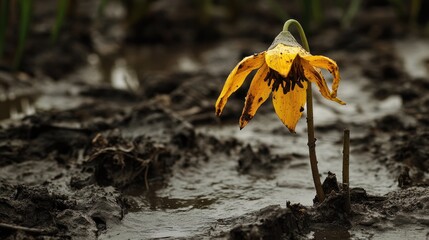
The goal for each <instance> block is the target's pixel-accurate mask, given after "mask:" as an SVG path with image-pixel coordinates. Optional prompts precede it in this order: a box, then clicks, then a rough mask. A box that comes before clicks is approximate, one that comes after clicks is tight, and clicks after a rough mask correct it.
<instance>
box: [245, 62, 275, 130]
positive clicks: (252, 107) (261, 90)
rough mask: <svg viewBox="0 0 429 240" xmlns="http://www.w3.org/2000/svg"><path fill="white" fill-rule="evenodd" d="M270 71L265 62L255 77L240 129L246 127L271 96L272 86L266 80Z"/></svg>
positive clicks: (247, 97) (248, 94)
mask: <svg viewBox="0 0 429 240" xmlns="http://www.w3.org/2000/svg"><path fill="white" fill-rule="evenodd" d="M268 71H269V69H268V66H267V65H266V64H264V65H263V66H262V67H261V68H260V69H259V70H258V71H257V72H256V74H255V76H254V77H253V80H252V83H251V84H250V88H249V91H248V92H247V96H246V101H245V103H244V108H243V113H242V114H241V117H240V129H242V128H244V127H245V126H246V125H247V124H248V123H249V121H250V120H252V118H253V116H255V114H256V111H257V110H258V108H259V107H260V106H261V105H262V103H264V102H265V100H267V98H268V97H269V96H270V93H271V88H270V87H268V83H267V81H265V77H266V76H267V74H268Z"/></svg>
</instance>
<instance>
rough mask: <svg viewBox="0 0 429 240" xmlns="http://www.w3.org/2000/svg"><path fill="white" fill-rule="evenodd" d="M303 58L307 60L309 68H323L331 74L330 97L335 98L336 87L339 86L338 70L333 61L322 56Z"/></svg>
mask: <svg viewBox="0 0 429 240" xmlns="http://www.w3.org/2000/svg"><path fill="white" fill-rule="evenodd" d="M303 58H304V59H305V60H307V61H308V63H310V65H311V66H313V67H318V68H324V69H326V70H328V71H329V72H330V73H331V74H332V76H333V77H334V81H333V83H332V92H331V96H332V97H336V96H337V90H338V86H339V84H340V72H339V70H338V66H337V63H336V62H335V61H334V60H332V59H330V58H327V57H324V56H305V57H303Z"/></svg>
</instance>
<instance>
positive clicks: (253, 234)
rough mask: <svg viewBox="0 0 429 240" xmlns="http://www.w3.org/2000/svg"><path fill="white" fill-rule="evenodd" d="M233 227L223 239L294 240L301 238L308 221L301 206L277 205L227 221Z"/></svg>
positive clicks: (304, 209)
mask: <svg viewBox="0 0 429 240" xmlns="http://www.w3.org/2000/svg"><path fill="white" fill-rule="evenodd" d="M228 221H229V223H228V224H230V225H235V227H233V228H232V229H231V230H230V231H229V232H228V233H224V235H223V237H227V238H229V239H231V240H238V239H296V238H297V237H298V236H302V229H305V227H306V225H307V221H308V215H307V214H306V208H305V207H303V206H302V205H299V204H296V205H289V207H288V208H281V207H280V206H278V205H273V206H268V207H265V208H263V209H261V210H259V211H257V212H254V213H249V214H247V215H244V216H242V217H240V218H237V219H231V220H228Z"/></svg>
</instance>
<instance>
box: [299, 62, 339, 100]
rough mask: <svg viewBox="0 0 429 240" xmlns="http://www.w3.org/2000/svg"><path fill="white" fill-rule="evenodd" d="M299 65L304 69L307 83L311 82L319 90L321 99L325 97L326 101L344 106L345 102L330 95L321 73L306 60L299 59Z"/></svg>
mask: <svg viewBox="0 0 429 240" xmlns="http://www.w3.org/2000/svg"><path fill="white" fill-rule="evenodd" d="M301 65H302V67H303V69H304V75H305V78H306V79H307V80H308V81H310V82H313V83H315V84H316V85H317V87H318V88H319V91H320V94H322V96H323V97H325V98H326V99H328V100H332V101H335V102H337V103H339V104H342V105H344V104H346V103H345V102H343V101H341V100H340V99H338V98H336V97H334V96H333V95H332V94H331V92H330V90H329V87H328V85H327V84H326V81H325V78H324V77H323V75H322V73H320V72H319V71H317V70H316V69H315V68H314V67H313V66H311V65H310V63H309V62H308V61H307V60H305V59H301Z"/></svg>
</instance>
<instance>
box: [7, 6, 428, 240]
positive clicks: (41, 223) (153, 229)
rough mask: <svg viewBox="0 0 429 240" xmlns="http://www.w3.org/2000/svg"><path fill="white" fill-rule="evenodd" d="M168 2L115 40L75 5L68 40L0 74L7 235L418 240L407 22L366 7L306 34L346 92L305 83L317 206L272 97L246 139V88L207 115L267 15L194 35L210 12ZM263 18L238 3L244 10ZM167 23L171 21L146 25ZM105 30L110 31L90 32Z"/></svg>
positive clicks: (423, 161)
mask: <svg viewBox="0 0 429 240" xmlns="http://www.w3.org/2000/svg"><path fill="white" fill-rule="evenodd" d="M89 2H91V1H89ZM167 2H168V3H169V1H160V3H159V6H158V8H154V9H151V10H148V11H149V13H150V14H148V15H147V17H145V18H143V19H141V20H140V21H141V22H133V23H132V24H130V25H129V26H128V28H129V29H134V28H138V27H139V26H141V24H148V23H150V24H151V25H150V26H151V27H150V28H145V30H144V31H130V32H129V33H125V32H121V33H112V32H109V31H107V30H106V29H105V28H106V26H103V25H102V26H98V27H99V28H100V29H98V30H97V31H100V32H95V33H94V32H92V31H90V30H89V29H88V28H90V27H94V26H92V25H90V24H88V25H87V24H85V23H90V22H92V21H94V19H93V18H92V17H91V16H90V15H85V13H83V16H81V17H80V18H79V19H80V20H79V21H78V24H77V25H75V26H74V28H72V30H71V31H70V34H71V35H72V36H73V37H70V38H69V37H68V35H65V36H63V38H64V39H63V40H60V43H61V44H59V45H58V46H57V47H55V48H54V49H51V50H48V47H46V48H43V49H44V50H43V51H41V49H42V47H37V48H36V47H34V46H36V45H37V43H38V42H39V41H41V40H42V39H43V36H45V35H46V32H43V28H39V29H38V30H37V29H36V30H34V31H35V32H34V33H33V34H35V36H36V37H35V38H34V40H32V42H31V43H30V45H29V49H32V51H31V56H32V57H29V58H28V59H26V60H25V61H24V63H23V66H24V68H23V69H24V71H23V72H21V73H15V72H12V71H11V70H10V69H3V68H1V69H0V89H1V91H2V95H0V96H1V99H0V105H1V106H3V107H2V109H5V111H4V113H2V115H1V117H2V119H3V120H2V121H1V124H0V126H1V127H0V238H1V239H202V238H206V239H403V238H404V237H405V236H406V237H407V238H414V239H425V238H427V237H428V236H429V235H428V234H429V231H428V230H427V229H428V226H429V219H428V216H429V177H428V176H429V175H428V174H429V149H428V144H429V120H428V116H429V97H428V96H429V95H428V94H427V93H428V92H429V73H428V69H427V68H426V69H425V68H424V66H425V65H424V63H426V66H427V61H428V59H429V54H428V55H427V56H426V55H424V54H420V55H415V56H418V59H419V61H420V62H419V63H422V62H423V63H422V65H421V66H420V65H416V64H410V62H411V63H413V61H416V59H414V58H413V57H412V56H410V55H409V54H407V53H408V51H406V50H404V46H408V45H407V44H405V43H407V42H408V41H417V42H418V44H416V45H419V46H427V45H425V44H427V43H425V42H427V41H425V39H424V38H423V37H422V38H421V39H420V38H417V40H416V39H412V40H409V39H407V38H404V37H402V36H403V34H404V31H406V30H405V27H404V26H403V25H401V24H398V25H397V27H394V28H392V27H391V25H392V22H396V21H397V20H396V19H395V18H394V16H393V15H392V14H391V13H390V12H389V11H387V12H384V11H381V10H380V6H372V5H370V4H368V6H366V7H367V8H368V9H367V10H368V14H367V15H366V16H365V18H364V19H362V17H357V20H356V21H357V22H359V23H360V24H359V25H357V26H354V27H351V28H350V29H349V30H346V33H347V34H345V33H343V35H341V34H339V33H338V31H336V30H335V29H338V27H339V26H338V24H339V22H338V19H336V18H335V17H333V18H332V19H330V20H329V21H327V22H328V23H331V24H328V25H327V26H326V28H325V30H324V31H320V32H319V31H316V32H315V33H312V34H311V36H310V43H312V51H313V52H316V53H318V54H319V53H320V54H323V55H326V56H329V57H331V58H333V59H335V60H336V61H337V62H338V64H339V66H340V68H341V74H342V82H341V86H340V89H339V92H338V93H339V97H340V98H342V99H343V100H344V101H346V102H347V106H345V107H343V106H336V105H331V104H330V103H327V101H325V100H324V99H322V97H321V96H320V95H319V93H318V92H317V91H314V93H315V94H314V98H315V99H314V102H315V103H314V105H315V125H316V135H317V153H318V157H319V167H320V170H321V178H322V179H323V180H325V181H324V184H323V188H324V192H325V194H326V200H325V201H324V202H322V203H318V202H317V201H315V200H314V199H315V196H314V195H315V191H314V190H313V187H312V186H313V185H312V181H311V178H310V176H311V175H310V170H309V163H308V159H307V151H308V150H307V148H306V147H307V145H306V144H307V143H306V134H307V133H306V128H305V119H304V118H305V116H303V119H301V121H300V123H299V124H298V126H297V129H296V131H297V133H296V134H291V133H289V131H288V130H287V129H286V128H285V127H284V126H283V125H282V124H281V122H280V120H278V119H277V117H276V116H275V114H274V110H273V108H272V106H271V103H268V102H269V101H267V103H265V104H264V105H263V106H262V107H261V109H260V110H259V111H258V114H257V115H255V116H254V118H253V119H252V121H251V123H249V125H248V126H246V128H245V129H243V130H241V131H240V130H239V127H238V119H239V117H240V115H241V112H242V108H243V105H244V97H245V96H246V89H247V87H248V83H245V86H244V87H243V88H242V89H239V90H238V91H237V92H236V93H235V94H234V95H233V97H231V99H230V100H229V101H228V103H227V106H226V108H225V110H224V112H223V114H222V117H221V118H216V117H215V113H214V102H215V100H216V98H217V96H218V94H219V91H220V89H221V87H222V85H223V82H224V80H225V78H226V77H227V75H228V73H229V71H230V70H231V69H232V67H233V66H235V64H236V63H237V62H238V61H239V60H240V59H241V58H242V57H244V56H247V55H251V54H253V53H255V52H260V51H262V50H264V48H266V47H267V46H268V45H269V43H270V42H271V40H272V38H273V37H274V36H275V35H277V31H274V32H273V30H272V29H280V28H281V25H280V23H279V28H274V27H269V28H267V27H266V26H267V25H269V26H271V25H272V24H273V23H274V22H278V21H277V20H276V19H275V17H274V16H272V15H270V16H269V17H267V18H263V19H264V21H261V22H258V21H256V22H253V21H255V18H252V19H251V20H249V21H252V22H253V23H254V25H255V26H257V27H258V29H260V30H261V31H260V35H259V36H258V37H254V34H255V30H251V29H252V28H253V27H255V26H252V24H250V25H249V23H246V24H245V22H244V23H243V22H241V20H238V22H239V23H240V24H241V25H243V24H244V25H243V27H242V28H240V31H233V29H232V25H231V24H229V22H230V21H232V20H231V19H229V18H223V17H221V16H222V14H221V15H220V16H217V17H215V18H211V19H210V21H212V22H206V23H204V21H203V22H201V23H204V24H202V25H198V26H195V27H194V28H188V27H186V26H187V25H188V24H189V23H190V22H193V21H195V19H200V18H204V16H200V15H198V14H195V15H193V14H189V15H184V16H176V13H174V12H164V13H165V14H163V15H160V14H157V13H159V11H161V12H162V11H163V10H162V9H164V8H163V7H162V6H163V5H165V4H167ZM176 4H178V3H176ZM131 7H132V6H131ZM177 7H178V8H186V7H188V6H187V5H186V4H183V3H182V4H178V6H177ZM382 7H383V6H381V8H382ZM234 9H235V8H233V6H232V7H231V9H229V10H230V11H232V12H231V14H232V15H230V16H231V18H234V16H235V15H234V14H238V13H237V12H235V11H234ZM38 11H40V16H38V15H36V18H35V21H40V22H41V23H43V21H45V20H43V16H44V14H43V13H45V12H46V11H51V10H49V9H41V10H40V9H39V10H38ZM224 11H226V10H225V9H224ZM266 11H267V10H263V9H262V10H261V8H257V7H253V8H252V7H249V9H247V10H246V14H249V16H251V15H252V14H256V15H257V16H259V15H263V16H265V15H267V13H266ZM104 18H105V19H104V20H105V21H106V23H109V22H114V24H119V23H117V22H115V21H114V20H115V19H114V17H112V16H104ZM200 20H201V19H200ZM173 22H175V23H177V24H178V26H177V28H175V29H174V31H168V32H164V31H155V30H154V29H159V28H160V26H164V24H172V23H173ZM374 22H376V23H377V24H373V23H374ZM213 23H217V24H215V26H216V27H215V28H214V29H211V30H213V31H209V32H207V27H208V26H210V25H211V24H213ZM251 27H252V28H251ZM41 29H42V30H41ZM209 30H210V28H209ZM106 31H107V33H106ZM112 31H113V30H112ZM153 31H155V33H156V34H152V32H153ZM183 31H185V32H187V33H188V34H187V35H183V34H179V33H182V32H183ZM367 32H368V33H369V34H363V33H367ZM101 33H104V34H107V37H106V36H104V38H103V37H101V39H99V38H97V36H98V35H97V34H101ZM149 33H150V34H149ZM109 34H110V35H109ZM185 36H187V37H185ZM98 37H100V36H98ZM112 39H114V40H115V41H118V42H119V43H121V44H123V45H124V46H123V47H121V48H118V47H117V46H116V45H115V44H113V42H115V41H113V40H112ZM392 39H395V41H397V42H396V43H395V42H393V41H391V40H392ZM155 40H156V41H155ZM157 41H160V42H162V43H165V44H166V45H168V46H161V47H160V46H159V45H158V44H157V43H156V42H157ZM200 41H201V42H203V43H204V44H198V43H199V42H200ZM142 42H143V43H144V44H142V45H140V46H139V45H138V44H137V43H142ZM172 43H176V44H179V45H177V46H176V45H174V44H172ZM313 43H314V44H313ZM43 46H44V45H43ZM114 46H116V47H114ZM190 46H192V47H190ZM428 47H429V46H428ZM64 51H68V52H73V54H71V55H67V56H64V54H62V52H64ZM58 55H61V56H62V57H63V58H61V61H56V60H55V59H57V58H55V56H58ZM416 58H417V57H416ZM154 59H155V60H157V61H155V60H154ZM160 59H161V60H162V61H161V60H160ZM158 60H159V61H158ZM425 61H426V62H425ZM153 62H158V65H156V64H154V63H153ZM153 64H154V65H156V66H155V67H154V66H153ZM419 66H420V67H419ZM422 66H423V67H422ZM413 67H414V68H413ZM24 72H25V73H24ZM416 72H417V73H419V74H416ZM328 79H329V78H328ZM345 128H348V129H350V131H351V156H350V159H351V161H350V164H351V169H350V200H351V209H348V207H347V201H346V200H347V198H348V196H347V194H346V193H347V192H346V191H345V189H344V187H343V185H342V183H341V181H340V179H341V176H342V175H341V174H342V173H341V159H342V155H341V149H342V131H343V129H345ZM404 234H405V235H404Z"/></svg>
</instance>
